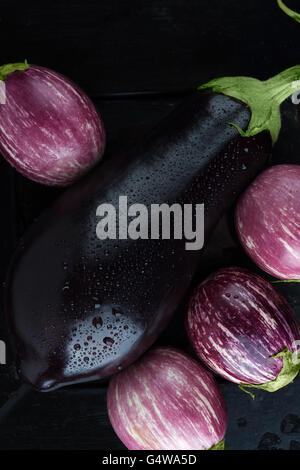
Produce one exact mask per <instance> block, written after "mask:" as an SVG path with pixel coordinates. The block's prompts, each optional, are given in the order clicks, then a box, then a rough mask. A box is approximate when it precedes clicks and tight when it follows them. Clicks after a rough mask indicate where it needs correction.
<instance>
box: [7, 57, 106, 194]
mask: <svg viewBox="0 0 300 470" xmlns="http://www.w3.org/2000/svg"><path fill="white" fill-rule="evenodd" d="M4 83H5V92H6V100H5V103H4V104H0V153H1V154H2V155H3V156H4V157H5V158H6V159H7V160H8V161H9V163H10V164H11V165H12V166H13V167H15V168H16V170H18V171H19V172H20V173H22V174H23V175H24V176H26V177H28V178H30V179H32V180H34V181H36V182H38V183H42V184H45V185H49V186H67V185H69V184H71V183H73V182H74V181H76V180H77V179H79V178H80V177H82V176H83V175H84V174H85V173H86V172H87V171H88V170H89V169H90V168H92V167H93V166H94V165H95V164H96V163H97V162H98V161H99V160H100V159H101V157H102V155H103V152H104V147H105V131H104V127H103V123H102V120H101V118H100V116H99V114H98V112H97V110H96V108H95V107H94V105H93V103H92V102H91V100H90V99H89V98H88V97H87V95H86V94H85V93H84V92H83V91H82V90H80V89H79V88H78V87H77V86H76V85H75V84H74V83H73V82H71V81H70V80H69V79H67V78H66V77H64V76H63V75H61V74H59V73H57V72H53V71H52V70H49V69H46V68H44V67H39V66H36V65H32V66H30V67H29V69H28V70H23V71H16V72H12V73H10V74H9V75H8V76H7V77H6V78H5V80H4Z"/></svg>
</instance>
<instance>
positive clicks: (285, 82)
mask: <svg viewBox="0 0 300 470" xmlns="http://www.w3.org/2000/svg"><path fill="white" fill-rule="evenodd" d="M207 88H208V89H211V90H212V91H213V92H215V93H222V94H223V95H227V96H230V97H232V98H235V99H237V100H239V101H242V102H243V103H245V104H246V105H247V106H249V108H250V110H251V118H250V122H249V124H248V128H247V129H246V130H245V131H244V130H242V129H241V128H240V127H239V126H237V125H236V124H234V123H228V124H230V125H233V126H234V127H236V128H237V129H238V130H239V132H240V134H241V135H242V136H244V137H250V136H254V135H256V134H259V133H260V132H263V131H269V132H270V134H271V137H272V142H273V144H275V142H276V141H277V139H278V135H279V132H280V129H281V116H280V105H281V103H282V102H283V101H284V100H286V99H287V98H288V97H289V96H291V95H292V94H293V93H295V92H296V91H297V90H299V89H300V65H295V66H294V67H291V68H289V69H287V70H284V71H283V72H281V73H279V74H278V75H276V76H275V77H272V78H269V79H268V80H265V81H261V80H258V79H256V78H251V77H221V78H216V79H213V80H211V81H209V82H208V83H205V84H203V85H200V86H199V87H198V88H197V89H198V90H204V89H207Z"/></svg>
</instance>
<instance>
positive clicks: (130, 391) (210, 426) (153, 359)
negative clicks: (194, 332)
mask: <svg viewBox="0 0 300 470" xmlns="http://www.w3.org/2000/svg"><path fill="white" fill-rule="evenodd" d="M107 406H108V413H109V418H110V421H111V424H112V426H113V428H114V430H115V432H116V434H117V435H118V436H119V438H120V439H121V441H122V442H123V443H124V444H125V446H126V447H127V448H128V449H130V450H195V449H199V450H205V449H210V448H211V447H213V446H214V445H216V444H218V443H219V442H221V441H222V440H223V438H224V434H225V431H226V426H227V412H226V407H225V403H224V400H223V397H222V395H221V392H220V390H219V388H218V386H217V384H216V382H215V380H214V378H213V376H212V375H211V374H210V373H209V372H208V371H207V370H205V369H204V368H203V367H202V366H201V365H200V364H198V363H197V362H196V361H195V360H194V359H192V358H190V357H189V356H187V355H186V354H184V353H183V352H181V351H179V350H177V349H174V348H166V347H164V348H157V349H153V350H150V351H148V352H147V353H146V354H145V355H144V356H142V358H140V359H139V360H138V361H137V362H136V363H134V364H133V365H131V366H130V367H128V368H127V369H124V370H123V371H122V372H120V373H118V374H116V375H114V376H113V378H112V379H111V381H110V384H109V389H108V395H107Z"/></svg>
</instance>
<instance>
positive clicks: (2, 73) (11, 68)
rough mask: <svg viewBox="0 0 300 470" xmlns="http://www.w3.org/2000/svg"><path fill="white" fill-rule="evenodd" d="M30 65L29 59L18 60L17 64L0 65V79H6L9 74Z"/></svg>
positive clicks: (26, 68)
mask: <svg viewBox="0 0 300 470" xmlns="http://www.w3.org/2000/svg"><path fill="white" fill-rule="evenodd" d="M28 69H29V65H28V62H27V60H25V61H24V62H16V63H15V64H6V65H1V66H0V81H2V80H5V79H6V77H7V76H8V75H10V74H11V73H13V72H17V71H20V70H28Z"/></svg>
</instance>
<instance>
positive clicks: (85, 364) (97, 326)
mask: <svg viewBox="0 0 300 470" xmlns="http://www.w3.org/2000/svg"><path fill="white" fill-rule="evenodd" d="M287 75H288V78H287ZM297 75H299V76H300V70H299V68H297V67H296V68H294V69H292V70H290V71H289V72H288V73H284V74H283V78H284V83H281V80H280V79H278V81H279V82H280V83H281V88H280V89H281V92H282V93H281V97H282V96H283V95H284V92H285V93H287V94H288V90H289V92H290V91H291V90H290V88H291V83H290V80H291V79H292V80H294V78H295V76H297ZM221 80H222V79H221ZM223 80H225V79H223ZM241 80H242V82H243V83H245V81H244V79H243V77H242V79H241ZM245 80H246V79H245ZM248 80H249V81H250V83H251V84H252V83H253V82H254V83H256V85H257V87H258V88H259V90H261V93H262V95H260V96H261V98H262V99H263V98H264V97H265V96H266V93H265V88H264V87H262V88H261V86H260V82H259V81H257V80H254V79H248ZM232 81H233V82H234V81H235V79H231V83H232ZM246 81H247V80H246ZM226 83H227V82H226V80H225V84H226ZM237 83H239V80H237ZM237 83H236V86H238V85H237ZM271 85H272V87H273V82H271ZM207 87H209V85H207ZM225 88H226V90H224V92H227V87H225ZM250 88H251V87H250ZM221 89H222V86H221V84H220V83H219V84H218V90H219V91H221ZM228 92H229V93H231V94H232V93H233V92H234V88H230V90H229V91H228ZM255 95H256V96H257V90H256V89H255ZM251 96H252V95H251ZM276 96H277V95H276V93H275V92H274V90H273V97H276ZM269 99H270V97H269V96H268V97H267V104H266V106H269V105H270V103H269ZM274 99H275V98H274ZM275 101H276V103H277V104H278V100H277V98H276V99H275ZM271 102H272V103H273V104H274V102H273V101H271ZM274 106H275V105H274ZM275 108H276V107H275ZM276 109H277V108H276ZM276 109H275V110H273V114H274V113H275V111H276ZM278 113H279V111H278ZM255 116H257V113H256V114H255V113H254V120H255V121H256V122H257V118H255ZM278 116H279V118H280V115H279V114H278ZM263 117H264V123H263V126H262V127H263V128H262V131H261V132H259V133H257V132H256V131H255V132H254V134H255V135H250V134H251V132H249V135H248V136H246V137H244V136H240V135H239V134H238V132H237V129H235V128H234V127H233V126H230V125H228V122H229V121H231V122H233V123H234V124H235V125H236V126H238V127H239V128H240V129H241V128H242V129H244V133H248V132H247V125H248V123H249V119H250V111H249V109H248V108H247V107H246V106H245V105H244V104H242V103H240V102H238V101H237V100H236V99H234V98H230V97H228V96H224V95H221V94H218V93H214V92H211V91H205V92H203V91H201V92H195V93H194V94H193V95H192V96H191V97H190V98H189V99H187V100H185V101H184V102H183V103H182V104H181V105H180V106H179V107H178V108H177V109H175V110H174V111H173V112H172V113H171V114H170V116H168V117H166V118H165V119H164V120H163V122H162V123H161V124H159V125H158V126H157V127H156V128H155V129H154V130H153V131H152V132H151V133H150V134H149V135H148V136H147V137H145V139H144V140H143V141H142V142H141V143H140V144H139V145H137V146H135V147H134V148H133V149H131V150H130V151H128V152H127V153H126V154H124V152H122V149H121V151H120V152H119V153H116V154H115V155H114V156H111V157H110V158H107V159H106V161H105V162H104V163H103V164H102V165H100V166H99V168H97V169H95V170H94V171H93V172H92V173H91V174H90V175H88V177H87V178H85V179H83V180H82V181H80V182H79V183H77V184H76V185H74V186H73V187H72V188H69V189H68V190H67V191H66V192H65V193H64V194H63V195H62V196H60V198H59V199H58V201H57V202H56V203H55V204H54V206H53V207H52V208H51V209H49V211H48V212H47V213H46V214H45V215H44V216H43V217H42V218H40V220H38V221H37V222H36V223H35V224H34V226H33V227H32V228H31V229H30V230H29V232H28V233H27V234H26V235H25V237H24V239H23V240H22V242H21V243H20V247H19V249H18V250H17V252H16V254H15V257H14V260H13V262H12V265H11V269H10V275H9V278H8V282H7V286H8V288H7V302H6V308H7V311H8V315H9V317H10V319H11V326H12V331H13V333H14V337H15V344H16V346H17V357H18V360H17V364H18V370H19V373H20V375H21V377H22V378H23V379H24V380H25V381H26V382H28V383H29V384H31V385H32V386H33V387H35V388H36V389H38V390H44V391H45V390H52V389H54V388H57V387H60V386H63V385H67V384H71V383H77V382H82V381H89V380H96V379H99V378H102V377H105V376H107V375H110V374H113V373H116V372H117V371H118V370H119V368H122V367H123V368H124V367H126V366H128V365H129V364H130V363H132V362H133V361H135V360H136V359H137V358H138V357H139V356H140V355H141V354H143V353H144V352H145V351H146V350H147V349H148V348H149V347H150V346H151V344H153V342H154V341H155V340H156V338H157V337H158V335H159V333H160V332H161V331H162V329H163V328H164V327H165V326H166V324H167V322H168V320H169V319H170V317H171V315H172V314H173V313H174V311H175V309H176V308H177V306H178V304H179V302H180V300H181V299H182V297H183V295H184V293H185V292H186V289H187V288H188V286H189V284H190V281H191V279H192V277H193V274H194V272H195V271H196V269H197V266H198V265H199V262H201V250H198V251H197V250H193V251H188V250H186V246H185V242H186V240H185V239H184V238H182V239H162V238H160V239H151V238H149V239H141V238H139V239H137V240H133V239H130V238H127V239H126V238H125V239H123V238H122V239H120V238H118V239H116V240H114V239H113V240H110V239H107V240H102V241H100V240H99V239H98V238H97V235H96V226H97V222H98V218H97V217H96V210H97V207H98V206H99V205H100V204H107V203H109V204H111V205H112V206H114V207H115V208H118V204H119V197H120V196H121V195H123V196H127V198H128V206H131V205H132V204H134V203H140V204H143V205H144V206H146V207H147V208H148V211H149V213H150V211H151V207H150V206H151V205H152V204H155V203H157V204H162V203H167V204H169V205H171V204H173V203H179V204H181V205H182V204H192V205H193V207H195V204H199V203H201V202H203V203H204V204H205V221H204V222H205V224H204V225H205V227H204V229H205V237H207V236H208V235H209V233H210V232H211V230H212V229H213V228H214V226H215V225H216V223H217V222H218V220H219V219H220V217H221V216H222V215H223V214H224V212H225V211H226V210H227V209H228V208H229V207H230V206H231V205H232V204H233V202H234V201H235V199H236V197H237V196H238V194H239V193H240V192H241V191H242V190H244V189H245V187H246V186H247V185H248V184H249V183H250V182H251V181H252V179H253V178H254V177H255V175H256V174H257V172H258V171H260V170H261V169H262V168H263V166H264V165H265V164H266V160H267V158H268V156H269V153H270V150H271V138H270V134H269V132H268V131H267V130H266V129H265V127H264V125H265V121H266V116H263ZM251 122H253V115H252V117H251V120H250V123H251ZM279 127H280V126H279ZM279 127H277V131H279ZM264 129H265V130H264ZM269 131H270V132H271V135H272V137H273V140H274V138H275V137H276V136H275V135H274V132H273V130H271V128H270V129H269Z"/></svg>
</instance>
